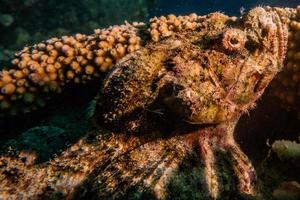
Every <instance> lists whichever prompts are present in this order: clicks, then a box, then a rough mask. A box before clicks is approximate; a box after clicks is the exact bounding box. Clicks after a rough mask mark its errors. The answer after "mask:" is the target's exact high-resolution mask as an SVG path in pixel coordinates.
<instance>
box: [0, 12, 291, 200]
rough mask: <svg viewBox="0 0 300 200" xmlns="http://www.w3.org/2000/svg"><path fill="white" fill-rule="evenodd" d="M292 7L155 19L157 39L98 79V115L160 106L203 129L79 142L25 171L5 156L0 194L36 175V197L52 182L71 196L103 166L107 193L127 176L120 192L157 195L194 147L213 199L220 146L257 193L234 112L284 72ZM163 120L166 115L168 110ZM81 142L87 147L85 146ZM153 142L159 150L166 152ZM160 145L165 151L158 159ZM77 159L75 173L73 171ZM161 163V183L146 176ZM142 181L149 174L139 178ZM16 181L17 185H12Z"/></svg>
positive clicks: (109, 119) (246, 187) (123, 116)
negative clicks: (142, 188)
mask: <svg viewBox="0 0 300 200" xmlns="http://www.w3.org/2000/svg"><path fill="white" fill-rule="evenodd" d="M293 12H294V11H293V10H288V9H272V8H256V9H253V10H251V11H250V12H249V13H246V14H245V15H244V16H243V17H242V18H241V19H236V18H230V17H228V16H226V15H223V14H221V13H213V14H210V15H207V16H204V17H197V16H195V15H191V16H189V17H186V19H189V20H190V21H188V22H189V23H182V21H181V22H180V20H179V22H180V23H179V22H178V21H176V20H177V19H179V17H178V18H176V17H174V16H169V17H168V18H165V17H161V18H159V19H154V20H153V21H152V24H151V25H150V31H149V35H151V38H152V39H153V41H152V42H148V43H147V44H146V45H145V47H144V48H141V49H140V50H138V51H137V52H136V53H133V54H130V55H128V56H126V57H125V58H123V59H121V60H120V61H119V62H118V63H117V65H116V67H115V68H114V69H113V70H112V71H111V72H110V74H109V75H108V77H107V79H106V81H105V82H104V86H103V91H102V95H103V101H102V102H101V103H102V105H103V107H104V109H103V113H100V116H101V120H102V119H104V121H105V123H110V124H113V125H114V126H119V125H121V124H122V122H124V123H125V122H126V120H127V118H128V119H132V118H131V115H132V114H136V112H135V111H145V110H149V109H151V108H152V106H153V104H156V103H157V102H158V104H157V105H159V106H161V108H163V109H162V110H169V111H170V112H171V113H173V117H176V118H180V119H182V120H184V121H186V122H188V123H191V124H203V125H205V127H203V128H201V129H199V130H197V131H193V132H192V133H188V134H181V135H180V136H174V137H169V138H166V139H162V137H161V136H160V137H155V138H156V139H155V138H151V139H149V138H148V136H145V137H143V136H142V135H140V136H131V135H125V136H124V135H121V136H110V137H109V138H104V139H102V140H100V141H98V143H100V144H101V145H100V146H99V149H98V150H97V147H96V146H93V144H85V143H80V142H79V143H78V144H76V145H74V146H73V147H72V148H70V149H69V150H68V151H67V152H66V153H65V154H63V155H62V156H61V157H58V158H57V159H55V161H53V162H50V163H48V164H46V165H44V166H30V163H29V164H28V165H29V167H28V166H26V165H27V164H26V163H22V161H19V160H17V161H16V162H17V163H16V164H14V162H15V160H13V161H9V159H6V158H4V159H3V160H4V161H1V163H0V165H1V167H2V168H1V170H2V171H1V172H2V173H1V178H2V179H3V181H2V184H3V185H4V186H5V187H2V188H4V189H3V192H2V191H1V190H0V191H1V192H2V193H0V194H1V195H2V196H4V197H7V195H9V194H10V192H11V190H10V187H14V186H16V188H17V189H19V190H21V191H22V190H25V191H27V189H26V187H28V186H27V185H24V182H26V181H29V180H37V179H40V180H42V181H41V182H40V181H39V182H38V183H43V184H39V185H38V186H37V185H35V184H34V183H32V185H30V187H28V188H29V189H32V191H34V192H33V193H35V194H36V195H37V196H38V195H39V194H43V193H45V190H46V191H47V189H46V188H49V185H51V188H54V190H59V189H62V190H64V191H66V192H67V193H68V192H69V193H70V194H72V191H73V190H72V189H73V188H74V187H76V186H78V184H80V183H81V182H82V181H83V180H84V177H86V176H88V175H89V174H90V173H91V171H92V170H93V169H94V168H96V167H100V169H101V172H100V173H99V175H98V179H96V180H99V181H95V183H94V184H100V185H101V187H102V186H103V185H104V187H105V189H107V192H108V193H109V191H115V190H116V191H118V188H119V187H122V182H118V180H120V178H121V180H123V181H126V180H127V179H129V180H132V181H131V182H130V184H129V185H125V186H126V188H124V190H126V189H128V188H127V186H128V187H129V186H131V185H134V184H135V183H136V182H139V183H140V182H142V183H143V184H145V185H147V183H149V185H153V183H155V184H154V186H155V187H154V193H155V194H156V197H157V198H163V196H164V192H165V190H164V189H165V188H164V187H165V186H166V183H167V181H168V179H167V178H168V177H169V176H170V173H171V172H172V170H175V169H176V167H177V166H178V163H180V162H181V160H182V158H183V157H184V156H185V155H187V154H188V152H190V151H193V147H194V145H195V144H197V145H198V147H199V148H198V149H199V151H198V152H200V154H201V155H202V158H203V161H204V162H203V163H204V164H205V167H204V170H205V172H204V174H205V178H206V180H207V183H208V190H209V192H210V196H211V197H212V198H213V199H216V198H218V195H219V189H220V185H219V183H218V177H217V176H216V174H217V173H216V172H217V169H216V165H215V163H216V162H217V160H216V159H215V155H214V152H215V151H216V150H220V151H223V152H227V153H228V154H229V155H230V157H231V158H230V163H232V165H233V168H234V171H235V174H236V176H237V178H238V180H239V186H238V189H239V191H240V192H242V193H247V194H253V193H254V189H253V180H254V179H255V173H254V170H253V167H252V165H251V162H250V161H249V160H248V159H247V157H246V156H245V155H244V154H243V153H242V151H241V150H240V148H239V146H238V144H236V142H235V141H234V138H233V131H234V127H235V125H236V123H237V121H238V119H239V117H240V115H241V114H242V113H244V112H247V111H248V109H250V108H251V107H253V106H254V105H255V101H256V100H257V99H258V98H259V97H260V96H261V95H262V93H263V91H264V89H265V87H266V86H267V85H268V83H269V81H271V80H272V78H273V77H274V76H275V74H276V73H277V72H278V71H279V70H280V69H281V68H282V66H283V60H284V55H285V51H286V46H287V35H288V32H287V31H288V30H287V29H288V18H290V16H291V15H292V13H293ZM183 21H184V18H183ZM91 41H92V42H93V41H94V40H93V39H92V40H91ZM30 55H31V54H30ZM4 92H5V91H4ZM154 107H155V106H154ZM150 112H154V111H152V110H150ZM162 114H164V113H162ZM166 117H170V120H172V116H166ZM99 120H100V119H99ZM144 120H146V119H145V118H143V115H142V116H141V117H139V118H138V120H135V121H133V123H130V124H131V126H130V127H127V128H131V129H132V130H136V129H137V127H139V125H142V124H143V122H144ZM127 131H131V130H127ZM150 135H151V133H150ZM140 138H143V139H140ZM158 138H159V139H158ZM144 139H146V140H150V141H144ZM172 145H173V146H172ZM197 145H196V146H197ZM81 146H82V147H85V148H83V149H81ZM86 147H88V148H86ZM158 147H162V148H161V149H162V151H160V149H159V148H158ZM164 150H166V151H167V150H168V151H169V152H171V154H168V156H166V157H163V154H162V152H164ZM85 152H87V153H86V154H85ZM177 152H178V154H179V155H177ZM141 153H142V154H141ZM94 154H97V155H99V154H101V156H99V157H98V156H96V155H94ZM74 155H75V158H74ZM76 155H78V157H76ZM87 155H89V156H87ZM93 156H95V157H97V159H93ZM123 156H124V157H125V158H123ZM156 159H157V160H158V161H157V162H158V163H157V164H156ZM73 161H75V163H73ZM79 161H80V162H79ZM107 161H111V163H107ZM20 162H21V164H20ZM18 163H19V164H20V165H22V166H21V167H20V169H21V170H20V171H19V172H22V173H20V174H21V175H20V176H18V177H19V181H20V182H18V183H20V184H19V185H18V184H12V183H11V182H10V179H8V178H7V177H8V175H7V172H13V169H11V167H12V166H14V165H15V166H17V165H18ZM78 165H79V166H80V167H79V169H77V167H76V166H78ZM152 165H153V166H157V168H155V169H157V170H154V171H152V173H148V170H146V171H144V170H143V169H149V168H147V167H149V166H152ZM69 166H72V167H74V169H72V170H71V172H70V170H68V171H66V170H65V169H70V168H68V167H69ZM160 167H161V169H163V172H164V173H165V174H163V175H162V176H160V178H159V180H158V181H157V179H156V178H152V177H156V174H159V168H160ZM75 168H76V169H75ZM150 169H151V168H150ZM26 170H29V171H30V173H26ZM29 171H28V172H29ZM73 171H74V173H73ZM141 171H142V172H143V173H142V174H140V173H141ZM4 172H5V173H4ZM31 172H32V173H31ZM62 172H63V173H62ZM102 172H103V173H102ZM47 174H52V175H53V176H54V177H56V178H55V180H56V181H57V182H49V181H47V180H48V178H47V176H48V175H47ZM149 174H150V175H149ZM151 174H152V175H153V176H152V175H151ZM119 175H120V177H119ZM148 175H149V176H148ZM62 177H63V178H62ZM143 177H148V178H147V179H146V180H145V181H141V178H143ZM23 179H25V180H23ZM22 180H23V181H22ZM127 181H128V180H127ZM147 181H148V182H147ZM20 185H21V186H22V187H18V186H20ZM125 186H124V187H125ZM122 191H123V190H121V193H122ZM118 192H120V191H118ZM19 194H21V193H19ZM115 194H116V195H117V194H119V193H117V192H116V193H115ZM24 195H27V193H24ZM28 196H30V194H29V193H28Z"/></svg>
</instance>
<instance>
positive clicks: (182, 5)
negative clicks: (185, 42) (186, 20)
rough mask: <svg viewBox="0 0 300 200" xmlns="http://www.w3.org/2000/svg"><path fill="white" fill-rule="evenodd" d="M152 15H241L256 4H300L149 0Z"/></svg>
mask: <svg viewBox="0 0 300 200" xmlns="http://www.w3.org/2000/svg"><path fill="white" fill-rule="evenodd" d="M149 2H151V3H150V5H151V6H150V12H151V15H154V16H155V15H162V14H166V13H179V14H187V13H190V12H196V13H198V14H201V15H204V14H206V13H210V12H214V11H222V12H225V13H226V14H228V15H239V14H240V9H241V8H244V9H250V8H253V7H255V6H284V7H296V6H297V5H300V1H299V0H286V1H283V0H266V1H263V0H232V1H224V0H206V1H203V0H161V1H159V0H153V1H149Z"/></svg>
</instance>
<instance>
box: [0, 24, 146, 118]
mask: <svg viewBox="0 0 300 200" xmlns="http://www.w3.org/2000/svg"><path fill="white" fill-rule="evenodd" d="M140 25H141V24H139V23H135V24H134V25H131V24H129V23H126V24H125V25H121V26H112V27H109V28H108V29H97V30H95V33H94V34H93V35H90V36H87V35H84V34H76V35H74V36H63V37H62V38H52V39H49V40H47V41H44V42H41V43H39V44H36V45H34V46H31V47H25V48H24V49H23V50H22V51H21V52H19V53H17V54H16V58H15V59H13V60H12V66H10V67H9V68H7V69H6V70H3V71H1V72H0V89H1V90H0V91H1V94H0V110H1V112H2V113H3V112H4V111H6V110H7V111H9V112H10V113H11V114H16V111H18V112H20V111H21V112H28V111H30V110H33V109H36V107H37V106H43V105H45V103H44V101H45V100H46V99H47V97H46V96H49V95H48V93H49V92H52V93H60V92H61V91H62V90H63V89H64V87H65V85H66V84H67V83H69V82H73V83H85V82H86V81H88V80H92V79H97V78H98V77H99V76H100V74H101V73H103V72H107V71H108V70H109V69H110V68H111V67H112V65H113V64H115V63H116V62H117V61H118V60H119V59H121V58H122V57H124V56H125V55H126V54H127V53H131V52H133V51H136V50H137V49H139V48H140V47H141V46H142V40H141V38H140V36H139V33H138V32H139V29H138V28H137V27H138V26H140ZM43 94H44V95H43ZM13 101H17V103H12V102H13ZM37 102H42V103H37ZM18 104H19V105H21V106H20V108H21V109H19V108H16V106H17V105H18Z"/></svg>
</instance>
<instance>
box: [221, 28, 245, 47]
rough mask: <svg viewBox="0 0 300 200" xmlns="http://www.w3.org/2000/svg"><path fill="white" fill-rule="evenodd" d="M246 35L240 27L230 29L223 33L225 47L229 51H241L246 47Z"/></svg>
mask: <svg viewBox="0 0 300 200" xmlns="http://www.w3.org/2000/svg"><path fill="white" fill-rule="evenodd" d="M246 40H247V39H246V35H245V33H244V32H243V31H242V30H239V29H234V28H231V29H228V30H226V31H225V33H224V34H223V40H222V44H223V47H224V48H225V49H227V50H229V51H241V50H243V49H244V47H245V43H246Z"/></svg>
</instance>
